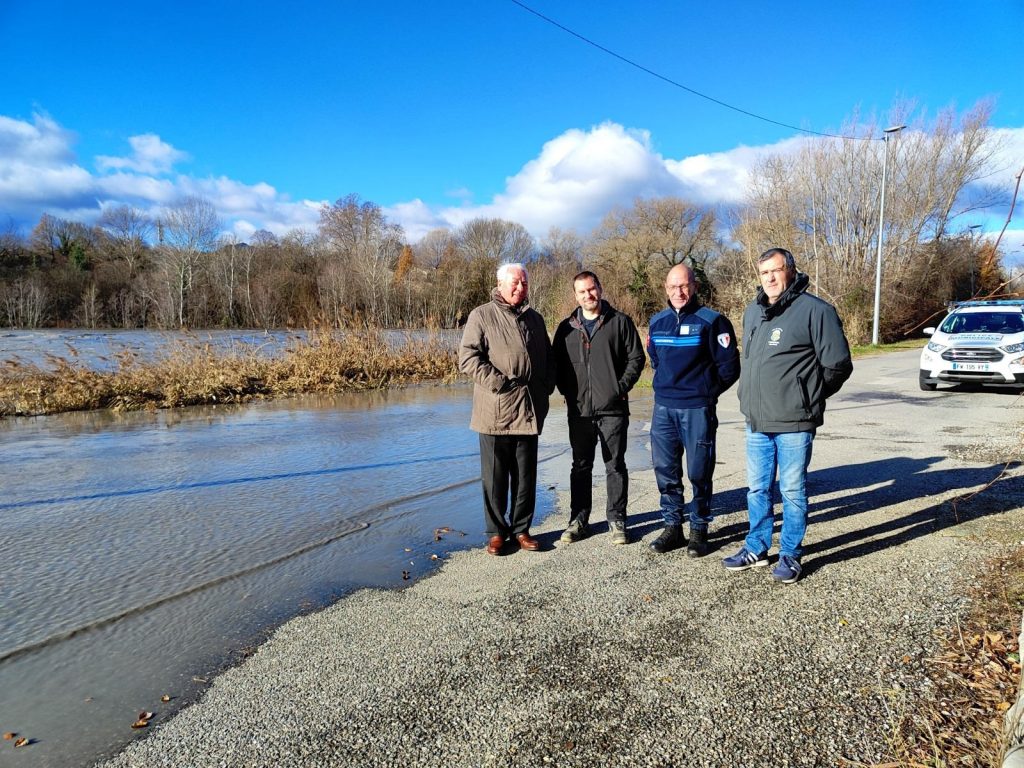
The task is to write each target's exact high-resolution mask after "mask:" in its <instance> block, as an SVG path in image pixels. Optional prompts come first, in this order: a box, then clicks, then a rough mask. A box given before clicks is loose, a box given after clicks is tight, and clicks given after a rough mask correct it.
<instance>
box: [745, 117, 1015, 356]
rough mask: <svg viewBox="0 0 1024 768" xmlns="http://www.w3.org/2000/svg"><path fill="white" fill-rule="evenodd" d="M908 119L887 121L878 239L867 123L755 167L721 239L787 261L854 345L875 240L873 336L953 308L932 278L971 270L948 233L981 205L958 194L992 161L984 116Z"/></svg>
mask: <svg viewBox="0 0 1024 768" xmlns="http://www.w3.org/2000/svg"><path fill="white" fill-rule="evenodd" d="M909 109H910V107H909V106H908V105H897V107H896V108H894V110H893V117H894V122H907V123H910V124H911V125H910V127H909V129H908V130H905V131H903V132H902V133H899V134H895V135H893V136H892V137H890V138H889V139H888V141H890V142H892V144H891V145H889V147H888V149H889V152H888V155H889V168H888V177H887V178H888V182H887V187H886V201H885V222H884V225H885V231H884V232H881V233H880V232H879V230H878V224H879V204H880V195H879V190H880V188H881V178H882V171H883V169H882V164H883V162H884V161H885V158H886V151H885V150H886V145H885V144H883V143H882V142H880V141H873V140H871V139H873V138H874V137H877V136H878V135H879V130H878V126H877V125H876V124H874V123H873V122H872V123H869V124H867V125H861V124H859V123H857V122H856V119H855V120H854V121H853V122H852V123H851V124H848V125H847V126H846V127H845V128H844V129H843V133H844V134H845V135H848V136H852V137H854V138H852V139H847V140H840V139H815V140H809V141H808V142H807V143H806V144H805V145H804V147H803V149H802V150H801V151H800V152H799V153H798V154H795V155H787V156H774V157H770V158H768V159H766V160H765V161H764V162H763V163H762V164H761V165H759V166H758V167H756V168H755V169H754V170H753V171H752V174H751V184H750V189H749V193H748V206H747V210H746V211H745V212H744V216H743V220H742V223H741V224H740V225H739V226H737V228H736V229H735V230H734V233H733V236H734V239H735V240H737V241H739V242H741V243H743V245H744V248H745V249H746V250H747V251H748V252H751V253H758V252H760V251H761V250H763V249H765V248H768V247H771V246H776V245H778V246H783V247H786V248H789V249H790V250H791V251H793V252H794V254H796V255H797V258H798V259H799V260H800V263H801V267H802V268H803V269H804V270H805V271H807V272H808V273H809V274H810V275H811V277H812V279H814V285H815V290H816V291H817V292H818V293H820V294H821V295H823V296H825V297H826V298H828V299H829V300H830V301H832V302H833V303H835V304H836V305H837V306H838V307H839V309H840V312H841V313H842V314H843V317H844V321H845V322H846V326H847V332H848V334H849V335H850V336H851V338H852V339H856V340H864V339H865V337H866V329H867V328H868V325H869V323H868V315H869V314H870V312H871V310H872V299H873V289H872V286H873V282H874V277H873V276H874V273H875V259H876V254H877V244H878V238H879V237H881V238H883V242H884V252H885V256H884V264H883V266H884V285H885V290H883V294H882V295H883V302H882V305H883V312H882V317H883V327H882V335H883V336H888V337H891V336H892V335H894V334H895V333H897V330H896V329H898V328H900V327H902V326H904V325H905V324H906V322H907V321H908V318H910V317H912V316H913V315H914V314H915V313H919V312H921V311H922V310H923V311H925V312H930V311H931V309H932V308H934V306H941V304H942V303H943V302H944V301H945V300H946V299H949V298H953V297H952V295H949V291H951V290H953V288H952V286H954V285H955V284H956V282H957V281H956V280H952V281H950V280H948V279H947V277H948V276H947V275H945V274H944V272H947V271H949V270H951V269H953V270H956V269H958V268H959V269H963V270H970V269H971V268H972V267H971V265H970V263H969V260H965V259H962V258H960V257H959V256H957V253H959V245H958V244H957V239H956V238H952V239H951V238H950V225H951V222H952V221H953V219H955V218H956V217H957V216H958V215H961V214H962V213H964V212H966V211H967V210H970V209H971V208H972V207H974V206H977V205H984V204H986V201H985V195H984V194H983V196H982V199H980V200H979V199H978V198H976V197H975V198H973V199H970V200H969V199H967V197H966V195H965V194H964V193H965V190H966V188H967V187H968V186H969V185H976V183H977V182H979V181H980V180H981V179H983V177H984V176H985V173H986V169H987V168H988V166H989V164H990V161H991V157H992V153H993V151H994V150H995V146H994V145H993V144H992V143H991V141H990V140H989V130H988V120H989V115H990V111H991V105H990V104H988V103H985V102H983V103H980V104H979V105H977V106H975V107H974V108H973V109H971V110H969V111H968V112H967V113H965V114H964V115H963V116H961V117H959V118H958V117H957V116H956V115H955V113H954V112H953V111H951V110H947V111H944V112H942V113H940V114H939V115H938V116H937V117H936V118H935V119H934V120H933V121H931V122H930V123H929V122H927V121H926V120H925V119H924V118H923V117H921V118H918V119H916V120H911V119H909V117H908V111H909ZM991 200H992V198H988V202H991ZM961 262H962V263H961Z"/></svg>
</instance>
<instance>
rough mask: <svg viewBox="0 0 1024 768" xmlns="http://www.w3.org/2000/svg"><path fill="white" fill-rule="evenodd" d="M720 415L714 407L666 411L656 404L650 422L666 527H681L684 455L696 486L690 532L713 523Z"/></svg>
mask: <svg viewBox="0 0 1024 768" xmlns="http://www.w3.org/2000/svg"><path fill="white" fill-rule="evenodd" d="M717 431H718V416H717V415H716V414H715V409H714V407H708V408H666V407H665V406H663V405H658V404H657V403H655V405H654V417H653V418H652V419H651V459H652V461H653V463H654V477H655V479H656V480H657V481H658V490H659V491H661V514H662V517H663V518H664V519H665V525H681V524H682V522H683V516H684V514H685V512H686V507H685V505H684V504H683V456H684V455H685V456H686V474H687V476H688V477H689V478H690V485H691V486H693V498H692V499H691V500H690V505H689V519H690V527H691V529H693V528H697V529H702V528H703V529H706V528H707V527H708V523H710V522H711V494H712V477H713V476H714V472H715V434H716V433H717Z"/></svg>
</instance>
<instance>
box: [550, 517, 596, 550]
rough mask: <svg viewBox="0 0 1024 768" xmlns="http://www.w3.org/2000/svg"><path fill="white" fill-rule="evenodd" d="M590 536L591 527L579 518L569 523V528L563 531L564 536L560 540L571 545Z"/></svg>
mask: <svg viewBox="0 0 1024 768" xmlns="http://www.w3.org/2000/svg"><path fill="white" fill-rule="evenodd" d="M589 535H590V526H588V525H587V523H586V521H584V520H583V519H582V518H579V517H577V518H576V519H575V520H571V521H569V527H568V528H566V529H565V530H564V531H562V535H561V536H560V537H559V538H558V540H559V541H564V542H565V543H567V544H571V543H572V542H574V541H579V540H580V539H585V538H587V536H589Z"/></svg>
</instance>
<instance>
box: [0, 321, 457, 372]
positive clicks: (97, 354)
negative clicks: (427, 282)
mask: <svg viewBox="0 0 1024 768" xmlns="http://www.w3.org/2000/svg"><path fill="white" fill-rule="evenodd" d="M336 333H339V334H343V333H344V331H336ZM308 335H309V334H308V333H307V332H306V331H304V330H294V331H287V330H272V331H259V330H216V329H214V330H205V331H141V330H135V331H116V330H67V329H61V328H42V329H37V330H15V329H0V362H3V361H5V360H18V361H19V362H22V363H31V364H33V365H39V366H42V367H44V368H45V367H48V362H49V359H50V358H51V357H55V358H64V359H68V360H75V361H81V362H83V363H85V364H87V365H88V366H89V367H90V368H95V369H98V370H107V369H111V368H113V367H114V366H115V365H116V364H117V359H118V356H119V355H120V354H121V353H124V352H126V351H127V352H131V353H132V354H134V355H137V356H138V357H140V358H142V359H144V360H145V359H151V358H153V357H155V356H158V355H160V354H162V353H165V352H167V351H170V350H172V349H174V348H175V347H176V346H177V345H185V346H210V347H213V348H214V349H217V350H221V351H224V352H240V351H242V350H244V351H245V352H246V353H253V352H255V353H256V354H263V355H274V354H279V353H281V352H283V351H284V350H285V349H286V348H287V347H288V345H289V344H291V343H293V342H295V341H298V340H303V339H306V338H308ZM381 335H382V336H383V338H384V339H385V340H386V341H388V342H389V343H392V344H395V345H400V344H404V343H408V341H409V339H413V340H415V339H422V338H427V337H429V336H437V337H439V338H440V339H442V340H444V341H446V342H448V343H450V344H453V345H454V344H457V343H458V339H459V338H460V332H459V331H452V330H443V331H433V332H431V331H420V330H414V331H401V330H384V331H381Z"/></svg>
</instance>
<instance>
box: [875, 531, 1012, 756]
mask: <svg viewBox="0 0 1024 768" xmlns="http://www.w3.org/2000/svg"><path fill="white" fill-rule="evenodd" d="M969 595H970V597H971V603H970V609H969V613H968V615H967V616H966V617H964V618H962V619H960V620H958V621H957V623H956V625H955V626H952V627H948V628H946V629H945V630H943V631H942V633H941V636H940V648H939V651H938V653H937V654H936V655H935V656H933V657H931V658H928V659H925V670H926V672H927V674H928V678H929V679H930V680H931V682H932V684H933V692H932V694H931V695H930V696H929V697H928V698H927V699H926V700H924V701H922V702H918V703H917V704H918V706H917V709H916V710H915V711H914V712H910V713H907V714H905V715H904V716H903V718H902V720H901V721H900V722H899V723H898V724H897V726H896V729H895V733H894V739H893V752H894V755H893V756H894V758H895V760H896V761H897V762H896V763H889V765H899V766H907V767H908V768H910V767H916V766H928V767H929V768H945V767H946V766H966V767H967V768H981V767H982V766H984V767H985V768H998V766H1000V765H1001V764H1002V759H1003V754H1004V752H1005V750H1006V746H1007V745H1006V739H1005V735H1004V729H1003V720H1004V714H1005V712H1006V710H1008V709H1009V708H1010V707H1011V706H1012V705H1013V703H1014V702H1015V701H1016V699H1017V693H1018V689H1019V686H1020V678H1021V666H1020V648H1019V647H1018V637H1019V633H1020V631H1021V610H1022V609H1024V547H1017V548H1016V549H1014V550H1012V551H1008V552H1006V553H1003V554H1001V555H999V556H997V557H995V558H992V559H990V560H988V561H986V562H985V563H984V564H983V565H982V566H981V567H980V568H979V572H978V573H977V575H976V576H975V579H974V583H973V586H972V587H971V589H970V591H969Z"/></svg>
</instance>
